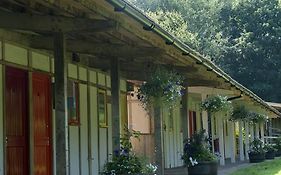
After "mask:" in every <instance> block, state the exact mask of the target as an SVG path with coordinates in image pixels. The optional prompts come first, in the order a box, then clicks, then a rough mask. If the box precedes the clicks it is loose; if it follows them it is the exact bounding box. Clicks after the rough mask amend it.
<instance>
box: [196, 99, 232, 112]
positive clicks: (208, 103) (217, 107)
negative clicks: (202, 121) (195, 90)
mask: <svg viewBox="0 0 281 175" xmlns="http://www.w3.org/2000/svg"><path fill="white" fill-rule="evenodd" d="M201 109H202V110H205V111H207V112H209V113H216V112H226V113H231V112H232V110H233V108H232V104H231V102H230V101H227V97H226V96H222V95H216V96H212V97H209V98H207V99H205V100H204V101H203V102H202V103H201Z"/></svg>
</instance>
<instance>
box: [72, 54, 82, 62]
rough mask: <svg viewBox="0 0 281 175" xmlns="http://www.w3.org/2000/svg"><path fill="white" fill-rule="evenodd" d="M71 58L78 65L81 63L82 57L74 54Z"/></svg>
mask: <svg viewBox="0 0 281 175" xmlns="http://www.w3.org/2000/svg"><path fill="white" fill-rule="evenodd" d="M71 58H72V61H73V62H77V63H78V62H80V57H79V55H78V54H77V53H76V52H72V56H71Z"/></svg>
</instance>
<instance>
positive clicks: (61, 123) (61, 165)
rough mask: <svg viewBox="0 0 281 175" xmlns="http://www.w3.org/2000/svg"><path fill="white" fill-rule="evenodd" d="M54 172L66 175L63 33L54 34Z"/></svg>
mask: <svg viewBox="0 0 281 175" xmlns="http://www.w3.org/2000/svg"><path fill="white" fill-rule="evenodd" d="M54 57H55V97H54V98H55V133H56V138H55V139H56V150H55V151H56V157H55V159H56V174H57V175H68V174H69V172H68V166H69V160H68V159H69V157H68V148H69V147H68V124H67V65H66V52H65V38H64V34H63V33H55V34H54Z"/></svg>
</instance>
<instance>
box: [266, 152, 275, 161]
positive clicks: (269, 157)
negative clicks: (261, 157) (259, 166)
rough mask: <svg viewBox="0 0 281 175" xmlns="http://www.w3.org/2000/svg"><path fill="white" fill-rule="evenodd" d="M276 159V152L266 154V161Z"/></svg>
mask: <svg viewBox="0 0 281 175" xmlns="http://www.w3.org/2000/svg"><path fill="white" fill-rule="evenodd" d="M274 157H275V151H268V152H266V153H265V158H266V159H274Z"/></svg>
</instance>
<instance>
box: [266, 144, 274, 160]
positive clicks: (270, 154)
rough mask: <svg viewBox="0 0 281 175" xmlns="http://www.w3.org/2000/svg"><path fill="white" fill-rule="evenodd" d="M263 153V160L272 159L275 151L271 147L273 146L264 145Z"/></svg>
mask: <svg viewBox="0 0 281 175" xmlns="http://www.w3.org/2000/svg"><path fill="white" fill-rule="evenodd" d="M264 151H265V158H266V159H274V157H275V152H276V149H275V148H274V147H273V145H270V144H265V145H264Z"/></svg>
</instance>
